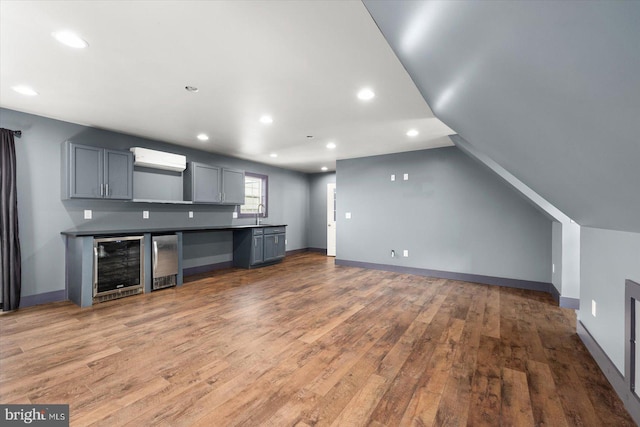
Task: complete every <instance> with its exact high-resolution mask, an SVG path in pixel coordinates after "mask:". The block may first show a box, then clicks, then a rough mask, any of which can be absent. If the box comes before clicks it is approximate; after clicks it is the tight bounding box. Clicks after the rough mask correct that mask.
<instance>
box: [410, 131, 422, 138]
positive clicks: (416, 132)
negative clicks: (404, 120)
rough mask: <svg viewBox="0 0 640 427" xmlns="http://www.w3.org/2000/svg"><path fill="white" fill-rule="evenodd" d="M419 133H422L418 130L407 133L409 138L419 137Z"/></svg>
mask: <svg viewBox="0 0 640 427" xmlns="http://www.w3.org/2000/svg"><path fill="white" fill-rule="evenodd" d="M419 133H420V132H418V131H417V130H415V129H409V130H408V131H407V136H410V137H412V138H413V137H414V136H418V134H419Z"/></svg>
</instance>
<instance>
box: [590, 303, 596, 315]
mask: <svg viewBox="0 0 640 427" xmlns="http://www.w3.org/2000/svg"><path fill="white" fill-rule="evenodd" d="M591 315H592V316H593V317H596V300H593V299H592V300H591Z"/></svg>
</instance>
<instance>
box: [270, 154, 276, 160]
mask: <svg viewBox="0 0 640 427" xmlns="http://www.w3.org/2000/svg"><path fill="white" fill-rule="evenodd" d="M269 157H273V158H274V159H275V158H276V157H278V153H271V154H269Z"/></svg>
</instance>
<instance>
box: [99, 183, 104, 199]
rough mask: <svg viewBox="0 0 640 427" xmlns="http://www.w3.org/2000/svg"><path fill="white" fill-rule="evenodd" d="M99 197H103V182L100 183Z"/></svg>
mask: <svg viewBox="0 0 640 427" xmlns="http://www.w3.org/2000/svg"><path fill="white" fill-rule="evenodd" d="M100 197H104V184H100Z"/></svg>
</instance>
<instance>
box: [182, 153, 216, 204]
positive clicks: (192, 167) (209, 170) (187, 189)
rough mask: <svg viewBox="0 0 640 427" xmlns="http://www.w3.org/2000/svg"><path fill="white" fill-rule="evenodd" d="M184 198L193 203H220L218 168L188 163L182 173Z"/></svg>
mask: <svg viewBox="0 0 640 427" xmlns="http://www.w3.org/2000/svg"><path fill="white" fill-rule="evenodd" d="M184 197H185V199H186V200H191V201H192V202H194V203H220V202H221V201H222V192H221V191H220V168H219V167H217V166H210V165H205V164H203V163H198V162H190V163H189V165H188V166H187V169H186V170H185V171H184Z"/></svg>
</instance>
